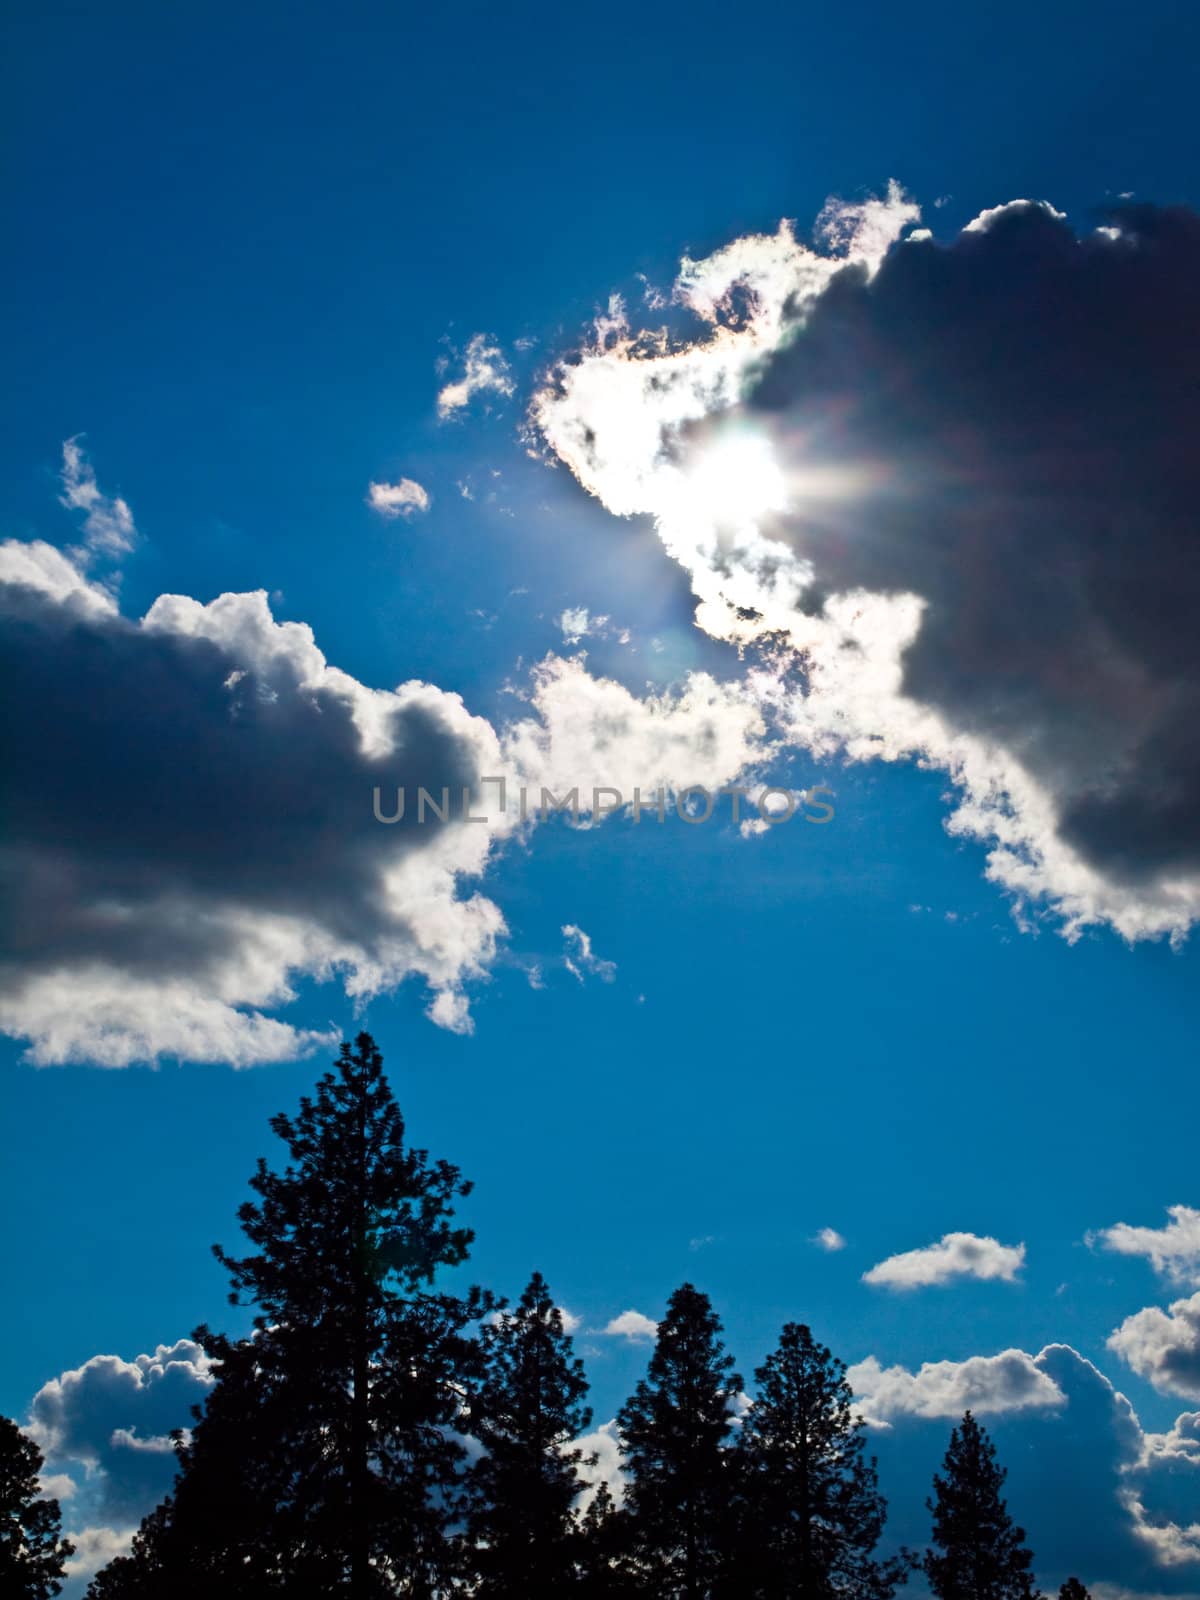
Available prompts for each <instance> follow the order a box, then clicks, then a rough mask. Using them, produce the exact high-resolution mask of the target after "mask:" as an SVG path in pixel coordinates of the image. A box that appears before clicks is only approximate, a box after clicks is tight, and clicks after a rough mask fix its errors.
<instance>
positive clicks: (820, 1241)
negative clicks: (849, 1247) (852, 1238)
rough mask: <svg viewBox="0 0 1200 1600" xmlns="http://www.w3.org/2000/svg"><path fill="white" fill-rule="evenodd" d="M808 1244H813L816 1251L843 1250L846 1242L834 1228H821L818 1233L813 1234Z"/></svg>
mask: <svg viewBox="0 0 1200 1600" xmlns="http://www.w3.org/2000/svg"><path fill="white" fill-rule="evenodd" d="M809 1243H810V1244H815V1245H816V1247H817V1249H818V1250H828V1251H830V1252H832V1251H834V1250H844V1249H845V1248H846V1241H845V1239H843V1238H842V1236H841V1234H840V1233H839V1232H838V1231H837V1229H836V1228H822V1229H821V1230H820V1232H819V1233H814V1234H813V1236H812V1238H811V1240H810V1241H809Z"/></svg>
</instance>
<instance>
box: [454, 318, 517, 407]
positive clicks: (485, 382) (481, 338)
mask: <svg viewBox="0 0 1200 1600" xmlns="http://www.w3.org/2000/svg"><path fill="white" fill-rule="evenodd" d="M488 392H491V393H493V394H499V395H510V394H512V392H513V381H512V377H511V374H510V372H509V366H508V362H507V361H506V360H505V357H504V353H503V351H502V350H501V349H500V346H499V345H498V344H496V343H494V342H493V341H492V340H491V339H489V337H488V335H487V334H486V333H476V334H474V335H472V337H471V339H470V340H469V341H468V343H467V348H466V350H465V351H464V353H463V370H462V375H461V376H460V377H458V378H455V379H453V380H452V381H451V382H450V383H447V384H445V385H443V387H442V388H441V389H440V390H439V391H438V397H437V408H438V416H439V417H441V418H442V419H443V420H445V419H446V418H447V417H451V416H453V415H454V413H455V412H456V411H462V410H463V409H464V407H466V406H468V405H470V403H471V400H472V399H473V398H474V396H475V395H477V394H487V393H488Z"/></svg>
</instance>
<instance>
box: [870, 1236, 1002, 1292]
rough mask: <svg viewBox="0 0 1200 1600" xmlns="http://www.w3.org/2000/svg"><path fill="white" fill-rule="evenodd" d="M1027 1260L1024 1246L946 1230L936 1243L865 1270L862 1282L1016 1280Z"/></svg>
mask: <svg viewBox="0 0 1200 1600" xmlns="http://www.w3.org/2000/svg"><path fill="white" fill-rule="evenodd" d="M1024 1264H1025V1246H1024V1245H1023V1244H1018V1245H1004V1244H1001V1243H1000V1242H999V1241H998V1240H996V1239H990V1238H986V1237H985V1238H981V1237H980V1236H979V1235H978V1234H974V1233H947V1234H943V1235H942V1237H941V1239H939V1240H938V1242H937V1244H930V1245H925V1246H924V1247H923V1248H922V1249H919V1250H906V1251H904V1252H903V1254H901V1255H896V1256H889V1257H888V1259H887V1260H886V1261H881V1262H879V1264H878V1265H877V1266H874V1267H872V1268H871V1269H870V1271H869V1272H864V1273H863V1282H864V1283H870V1284H874V1285H877V1286H879V1287H882V1288H886V1289H924V1288H928V1287H930V1286H931V1285H935V1284H943V1283H951V1282H953V1281H954V1280H955V1279H957V1278H980V1279H985V1280H988V1279H999V1280H1000V1281H1002V1282H1004V1283H1013V1282H1015V1280H1016V1276H1017V1274H1018V1272H1020V1270H1021V1268H1022V1267H1023V1266H1024Z"/></svg>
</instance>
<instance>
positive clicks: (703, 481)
mask: <svg viewBox="0 0 1200 1600" xmlns="http://www.w3.org/2000/svg"><path fill="white" fill-rule="evenodd" d="M686 476H687V484H688V489H689V491H690V494H691V495H692V496H694V497H695V498H696V499H697V500H698V501H699V502H700V503H701V504H702V505H703V507H704V508H705V510H706V511H707V512H708V514H709V515H710V516H711V517H712V518H713V520H714V521H717V522H722V523H730V522H732V523H745V522H754V521H756V520H757V519H758V518H759V517H761V516H765V515H766V514H767V513H768V512H772V511H782V510H783V509H784V508H785V506H786V505H787V503H788V488H787V481H786V479H785V478H784V475H783V471H782V469H781V468H780V465H779V463H778V461H777V460H776V459H775V451H774V448H773V447H772V444H771V441H770V439H768V438H767V436H766V435H765V434H763V433H757V432H751V431H750V430H748V429H744V428H741V429H738V430H737V431H736V432H732V431H731V432H728V433H725V434H722V435H721V436H720V437H718V438H717V439H716V440H714V441H713V443H712V444H710V445H708V446H706V447H705V448H704V449H703V450H702V451H701V452H700V454H699V456H698V458H697V459H696V461H695V462H694V463H693V464H692V465H690V466H689V467H688V469H687V474H686Z"/></svg>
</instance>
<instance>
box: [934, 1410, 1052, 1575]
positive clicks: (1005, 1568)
mask: <svg viewBox="0 0 1200 1600" xmlns="http://www.w3.org/2000/svg"><path fill="white" fill-rule="evenodd" d="M942 1471H943V1474H944V1476H935V1477H934V1480H933V1490H934V1498H933V1499H932V1500H930V1501H929V1502H928V1506H929V1510H930V1511H931V1512H932V1513H933V1543H934V1544H935V1545H936V1546H937V1550H936V1551H935V1550H930V1551H929V1552H928V1553H927V1554H926V1557H925V1572H926V1575H927V1577H928V1579H929V1586H930V1588H931V1589H932V1590H933V1592H934V1594H935V1595H937V1596H938V1600H1038V1596H1037V1590H1036V1588H1035V1587H1034V1583H1033V1578H1032V1576H1031V1575H1030V1570H1029V1569H1030V1567H1031V1566H1032V1565H1033V1556H1032V1555H1031V1554H1030V1552H1029V1550H1027V1549H1026V1547H1025V1530H1024V1528H1018V1527H1017V1526H1016V1525H1015V1524H1014V1522H1013V1520H1012V1518H1011V1517H1010V1516H1009V1514H1008V1507H1007V1506H1006V1505H1005V1503H1004V1500H1003V1499H1002V1498H1001V1490H1002V1489H1003V1487H1004V1479H1005V1477H1006V1476H1007V1474H1006V1472H1005V1470H1004V1468H1003V1467H1001V1466H1000V1465H999V1464H998V1463H997V1461H996V1447H995V1445H994V1444H993V1443H992V1441H991V1440H990V1439H989V1438H988V1435H987V1433H986V1431H985V1430H984V1429H983V1428H981V1427H980V1426H979V1424H978V1423H977V1422H976V1420H975V1418H974V1417H973V1416H972V1415H971V1413H970V1412H969V1411H968V1412H967V1414H966V1416H964V1417H963V1419H962V1425H961V1426H960V1427H957V1428H955V1429H954V1430H953V1431H952V1433H951V1435H950V1448H949V1449H948V1450H947V1452H946V1459H945V1462H944V1464H943V1469H942Z"/></svg>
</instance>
